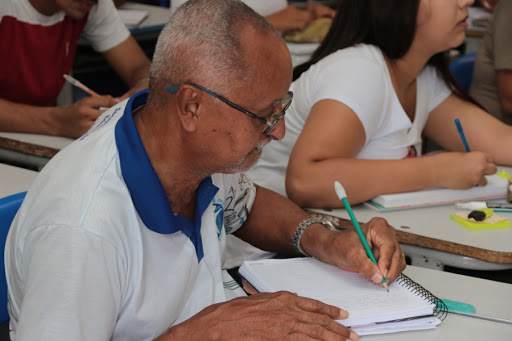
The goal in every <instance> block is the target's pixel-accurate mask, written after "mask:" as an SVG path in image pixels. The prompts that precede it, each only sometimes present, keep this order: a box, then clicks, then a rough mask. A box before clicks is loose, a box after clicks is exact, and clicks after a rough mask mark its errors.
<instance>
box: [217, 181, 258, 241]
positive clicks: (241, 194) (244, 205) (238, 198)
mask: <svg viewBox="0 0 512 341" xmlns="http://www.w3.org/2000/svg"><path fill="white" fill-rule="evenodd" d="M226 178H227V179H229V180H227V181H226V182H225V188H226V197H225V198H224V227H225V229H226V233H233V232H235V231H236V230H238V229H239V228H240V227H241V226H242V225H243V224H244V223H245V221H246V220H247V218H248V217H249V212H250V211H251V209H252V205H253V204H254V199H255V198H256V186H255V185H254V183H253V182H252V180H251V179H250V178H249V177H248V176H247V175H245V174H244V173H238V174H234V175H226V176H225V179H226Z"/></svg>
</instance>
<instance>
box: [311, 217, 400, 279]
mask: <svg viewBox="0 0 512 341" xmlns="http://www.w3.org/2000/svg"><path fill="white" fill-rule="evenodd" d="M317 226H318V227H317ZM322 229H323V230H322ZM361 229H362V230H363V233H364V235H365V236H366V240H367V242H368V245H369V246H370V248H371V249H372V252H373V255H374V256H375V259H377V262H378V267H377V265H375V264H374V263H373V262H372V261H371V260H370V258H368V255H367V254H366V251H365V249H364V247H363V244H362V243H361V240H360V239H359V236H358V235H357V232H356V231H355V230H346V231H337V232H333V231H329V230H327V229H326V228H325V227H323V226H321V225H315V226H313V225H312V226H310V227H309V228H308V229H307V230H306V231H305V232H304V235H303V237H302V240H301V244H302V247H303V248H304V249H305V251H306V252H307V253H308V254H310V255H312V256H314V257H315V258H317V259H319V260H321V261H323V262H325V263H329V264H333V265H336V266H338V267H339V268H341V269H344V270H348V271H352V272H359V273H360V274H361V275H363V276H364V277H366V278H367V279H368V280H371V281H372V282H373V283H375V284H380V283H381V282H382V276H384V277H386V280H387V281H388V282H392V281H394V280H395V279H396V277H397V276H398V275H399V274H400V272H402V271H403V270H404V269H405V265H406V264H405V256H404V254H403V253H402V250H401V249H400V246H399V245H398V240H397V238H396V231H395V229H394V228H393V227H392V226H391V225H389V224H388V223H387V221H386V220H385V219H382V218H373V219H372V220H370V221H369V222H368V223H366V224H363V225H362V226H361ZM327 231H328V232H329V233H326V232H327ZM319 232H321V234H322V237H319V238H316V239H317V240H316V241H315V242H314V243H310V244H307V240H308V237H309V238H311V237H312V234H316V236H318V235H319ZM302 241H304V242H305V243H304V244H303V243H302Z"/></svg>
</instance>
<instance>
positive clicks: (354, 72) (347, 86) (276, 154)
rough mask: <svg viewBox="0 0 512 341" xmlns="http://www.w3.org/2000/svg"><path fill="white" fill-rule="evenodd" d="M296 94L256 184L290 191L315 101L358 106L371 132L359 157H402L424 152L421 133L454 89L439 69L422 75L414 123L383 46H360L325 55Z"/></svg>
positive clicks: (255, 172) (255, 174) (255, 173)
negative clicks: (291, 166) (292, 166)
mask: <svg viewBox="0 0 512 341" xmlns="http://www.w3.org/2000/svg"><path fill="white" fill-rule="evenodd" d="M290 89H291V90H292V91H293V94H294V96H293V97H294V99H293V102H292V105H291V106H290V108H289V109H288V111H287V113H286V116H285V119H286V135H285V137H284V139H283V140H282V141H275V142H272V143H270V144H269V145H267V146H266V147H265V148H264V149H263V153H262V155H261V158H260V160H259V161H258V163H257V164H256V166H255V167H253V168H252V169H251V170H250V171H249V172H248V175H249V176H250V177H251V179H253V181H254V182H255V183H257V184H258V185H261V186H263V187H267V188H269V189H272V190H274V191H276V192H278V193H281V194H282V195H286V189H285V176H286V168H287V167H288V160H289V158H290V154H291V151H292V149H293V146H294V145H295V142H296V141H297V138H298V137H299V135H300V133H301V132H302V129H303V127H304V124H305V122H306V119H307V117H308V115H309V113H310V111H311V108H312V107H313V105H314V104H315V103H317V102H319V101H321V100H324V99H331V100H336V101H338V102H341V103H344V104H345V105H347V106H348V107H349V108H350V109H352V110H353V111H354V112H355V114H356V115H357V116H358V118H359V119H360V120H361V123H362V125H363V128H364V130H365V133H366V141H365V145H364V147H363V148H362V149H361V151H360V152H359V154H358V155H357V156H356V158H358V159H400V158H403V157H405V156H407V153H408V149H409V147H410V146H415V148H416V150H417V152H418V153H420V152H421V133H422V131H423V129H424V127H425V124H426V122H427V119H428V115H429V113H430V112H431V111H432V110H433V109H434V108H435V107H437V106H438V105H439V104H440V103H441V102H442V101H443V100H445V99H446V98H447V97H448V96H449V95H450V93H451V91H450V90H449V88H448V87H447V85H446V84H445V83H444V81H443V80H442V79H441V78H440V76H439V75H438V74H437V72H436V71H435V69H434V68H433V67H431V66H427V67H426V68H425V69H424V70H423V71H422V72H421V73H420V75H419V76H418V78H417V97H416V114H415V118H414V122H411V120H410V119H409V117H408V116H407V114H406V113H405V111H404V110H403V108H402V106H401V104H400V102H399V100H398V97H397V95H396V93H395V90H394V88H393V84H392V82H391V78H390V75H389V72H388V69H387V66H386V62H385V60H384V56H383V55H382V52H381V51H380V49H378V48H376V47H375V46H372V45H358V46H355V47H351V48H346V49H343V50H339V51H337V52H335V53H333V54H331V55H329V56H328V57H326V58H324V59H322V60H321V61H319V62H318V63H316V64H315V65H313V66H311V67H310V68H309V70H307V71H306V72H304V73H303V74H302V75H301V76H300V77H299V79H297V80H296V81H295V82H293V83H292V85H291V88H290Z"/></svg>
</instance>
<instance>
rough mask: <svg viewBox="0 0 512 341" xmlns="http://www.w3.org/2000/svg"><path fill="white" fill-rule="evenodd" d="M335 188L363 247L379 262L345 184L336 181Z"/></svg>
mask: <svg viewBox="0 0 512 341" xmlns="http://www.w3.org/2000/svg"><path fill="white" fill-rule="evenodd" d="M334 190H335V191H336V195H338V198H340V200H341V201H342V202H343V205H345V208H346V209H347V212H348V215H349V216H350V220H352V224H354V227H355V229H356V232H357V235H358V236H359V239H360V240H361V243H363V247H364V249H365V251H366V254H367V255H368V257H370V259H371V260H372V262H373V263H374V264H375V265H378V264H377V260H376V259H375V256H374V255H373V252H372V250H371V249H370V246H369V245H368V242H367V241H366V237H365V236H364V234H363V231H362V230H361V226H359V223H358V222H357V219H356V217H355V216H354V212H352V208H351V207H350V204H349V203H348V200H347V193H346V192H345V189H344V188H343V186H342V185H341V184H340V183H339V182H338V181H334ZM386 282H387V281H386V278H385V277H384V276H382V282H381V283H382V286H383V287H384V288H386V290H387V291H388V292H389V289H388V284H387V283H386Z"/></svg>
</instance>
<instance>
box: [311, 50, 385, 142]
mask: <svg viewBox="0 0 512 341" xmlns="http://www.w3.org/2000/svg"><path fill="white" fill-rule="evenodd" d="M385 75H386V70H384V69H382V67H380V66H379V65H378V64H376V63H374V62H372V61H369V60H365V59H362V58H356V57H349V58H337V59H336V60H335V61H333V62H331V63H326V64H324V65H323V66H322V69H321V70H320V71H319V72H318V74H317V75H315V76H314V78H313V82H314V85H313V86H312V87H310V89H311V92H310V96H311V97H310V103H312V104H314V103H317V102H319V101H321V100H324V99H331V100H335V101H338V102H341V103H343V104H345V105H346V106H348V107H349V108H350V109H351V110H352V111H353V112H354V113H355V114H356V115H357V117H358V118H359V120H360V121H361V123H362V125H363V128H364V130H365V133H366V142H368V141H369V139H370V137H371V136H373V135H374V134H375V132H376V131H377V130H378V127H379V124H380V120H381V119H382V108H383V107H384V103H385V101H386V100H387V99H388V98H389V97H390V96H391V94H390V91H389V90H390V89H389V88H388V86H386V82H385Z"/></svg>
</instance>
